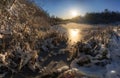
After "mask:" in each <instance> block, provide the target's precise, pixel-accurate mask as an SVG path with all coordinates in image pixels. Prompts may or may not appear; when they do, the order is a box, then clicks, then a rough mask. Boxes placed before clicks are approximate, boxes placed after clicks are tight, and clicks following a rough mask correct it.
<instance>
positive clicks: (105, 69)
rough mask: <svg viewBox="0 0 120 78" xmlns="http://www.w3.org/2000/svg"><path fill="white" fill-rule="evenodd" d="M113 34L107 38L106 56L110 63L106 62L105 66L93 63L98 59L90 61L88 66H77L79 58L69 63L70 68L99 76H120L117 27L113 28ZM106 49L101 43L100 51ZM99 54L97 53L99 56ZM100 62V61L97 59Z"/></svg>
mask: <svg viewBox="0 0 120 78" xmlns="http://www.w3.org/2000/svg"><path fill="white" fill-rule="evenodd" d="M113 31H114V32H113V34H112V36H111V38H110V39H109V40H110V41H109V47H108V52H109V53H108V55H107V57H108V58H110V63H108V64H106V65H105V66H97V65H94V64H93V63H95V62H98V60H95V61H92V63H91V64H90V65H89V67H86V66H79V65H78V64H77V62H78V61H79V59H75V60H73V61H72V63H71V67H72V68H76V69H78V70H79V71H81V72H84V73H85V74H86V75H88V76H90V75H94V76H98V77H99V78H120V36H119V34H120V33H119V32H118V30H117V29H113ZM105 49H106V47H105V46H104V45H101V49H100V50H99V51H100V52H103V51H104V50H105ZM100 56H101V55H100V54H99V55H97V56H96V58H97V57H100ZM99 62H101V61H99Z"/></svg>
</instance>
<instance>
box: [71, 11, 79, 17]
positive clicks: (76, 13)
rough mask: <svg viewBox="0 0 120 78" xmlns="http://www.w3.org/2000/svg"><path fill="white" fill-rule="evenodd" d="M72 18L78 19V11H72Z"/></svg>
mask: <svg viewBox="0 0 120 78" xmlns="http://www.w3.org/2000/svg"><path fill="white" fill-rule="evenodd" d="M70 13H71V16H72V17H76V16H78V12H77V11H76V10H71V12H70Z"/></svg>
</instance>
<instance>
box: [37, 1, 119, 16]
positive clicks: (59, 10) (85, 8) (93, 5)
mask: <svg viewBox="0 0 120 78" xmlns="http://www.w3.org/2000/svg"><path fill="white" fill-rule="evenodd" d="M35 2H36V3H37V5H39V6H41V7H42V8H43V9H44V10H45V11H47V12H48V13H49V14H50V15H55V16H58V17H61V18H71V13H70V12H71V11H77V13H78V14H79V15H84V14H85V13H87V12H101V11H104V9H109V10H112V11H120V0H35Z"/></svg>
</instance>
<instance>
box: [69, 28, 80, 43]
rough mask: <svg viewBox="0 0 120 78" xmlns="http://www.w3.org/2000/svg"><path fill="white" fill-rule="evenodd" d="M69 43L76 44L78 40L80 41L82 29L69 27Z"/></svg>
mask: <svg viewBox="0 0 120 78" xmlns="http://www.w3.org/2000/svg"><path fill="white" fill-rule="evenodd" d="M68 34H69V36H68V37H69V41H70V42H69V43H70V44H74V43H76V42H78V41H80V38H81V35H80V29H69V32H68Z"/></svg>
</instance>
